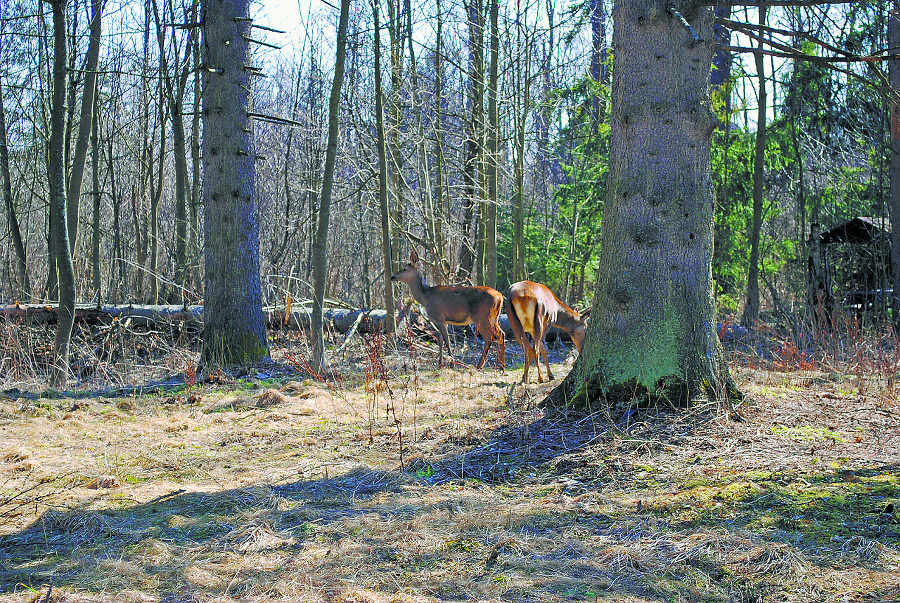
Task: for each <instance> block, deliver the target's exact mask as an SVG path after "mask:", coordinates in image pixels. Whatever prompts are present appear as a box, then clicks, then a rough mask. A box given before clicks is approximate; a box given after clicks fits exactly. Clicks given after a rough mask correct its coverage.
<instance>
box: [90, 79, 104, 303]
mask: <svg viewBox="0 0 900 603" xmlns="http://www.w3.org/2000/svg"><path fill="white" fill-rule="evenodd" d="M94 104H95V107H94V111H93V112H92V115H93V120H94V125H93V127H91V181H92V187H91V188H92V189H93V190H92V193H93V194H92V197H93V208H92V209H93V212H92V213H93V216H92V218H93V219H92V220H91V276H92V277H93V279H92V280H93V287H94V296H95V297H96V298H97V304H98V305H99V304H100V303H101V302H102V297H101V289H102V286H101V278H100V137H99V135H98V132H97V130H99V129H100V118H99V108H100V107H99V105H100V100H99V97H98V96H95V97H94Z"/></svg>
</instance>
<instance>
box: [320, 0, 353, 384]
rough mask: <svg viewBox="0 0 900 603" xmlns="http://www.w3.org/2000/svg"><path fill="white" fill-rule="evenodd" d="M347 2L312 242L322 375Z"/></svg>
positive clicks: (340, 29)
mask: <svg viewBox="0 0 900 603" xmlns="http://www.w3.org/2000/svg"><path fill="white" fill-rule="evenodd" d="M349 14H350V0H341V16H340V20H339V21H338V32H337V51H336V56H335V59H334V80H332V82H331V98H330V99H329V101H328V146H327V147H326V148H325V167H324V169H323V174H322V196H321V198H320V199H319V220H318V227H317V228H316V237H315V241H314V242H313V314H312V355H313V357H312V366H313V368H314V369H316V370H318V371H321V370H322V368H323V367H324V361H325V337H324V333H323V322H322V321H323V319H322V311H323V308H322V305H323V303H324V301H325V277H326V269H327V267H328V223H329V220H330V216H331V187H332V185H333V183H334V164H335V161H336V160H337V146H338V136H339V135H340V127H339V126H340V112H341V86H342V85H343V82H344V57H345V54H346V50H347V21H348V19H349Z"/></svg>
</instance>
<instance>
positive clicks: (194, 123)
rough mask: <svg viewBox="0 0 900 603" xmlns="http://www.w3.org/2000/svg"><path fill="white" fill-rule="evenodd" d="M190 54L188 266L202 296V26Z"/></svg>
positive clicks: (194, 10)
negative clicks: (191, 88)
mask: <svg viewBox="0 0 900 603" xmlns="http://www.w3.org/2000/svg"><path fill="white" fill-rule="evenodd" d="M198 9H199V2H197V1H196V0H195V1H194V2H193V3H192V9H191V10H192V12H191V15H192V17H191V21H193V22H194V23H197V22H198V21H197V19H198V18H197V14H198ZM190 44H191V55H192V61H193V73H194V100H193V112H194V114H193V115H192V116H191V203H190V205H191V212H190V213H191V227H190V230H189V231H188V265H189V267H190V273H189V279H190V284H191V286H192V288H193V289H194V290H195V291H198V292H199V293H200V295H203V292H202V291H201V290H200V283H201V281H200V193H201V188H200V184H201V180H202V178H201V175H200V168H201V166H202V165H203V162H202V160H201V158H200V101H201V95H202V92H203V81H202V80H203V78H201V77H200V28H199V27H194V28H192V29H191V41H190Z"/></svg>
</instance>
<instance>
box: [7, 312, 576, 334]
mask: <svg viewBox="0 0 900 603" xmlns="http://www.w3.org/2000/svg"><path fill="white" fill-rule="evenodd" d="M57 312H58V307H57V306H51V305H49V304H12V305H7V306H0V320H14V321H15V320H18V321H25V322H27V323H30V324H56V318H57ZM263 313H264V315H265V320H266V327H267V328H269V329H273V330H289V331H297V330H307V329H309V328H310V324H311V316H312V311H311V310H310V309H309V308H306V307H303V306H301V307H299V308H298V307H297V306H294V308H292V310H291V313H290V316H288V317H287V318H285V312H284V309H279V308H265V309H263ZM361 315H362V318H360V316H361ZM357 320H359V321H360V323H359V325H358V327H357V332H359V333H362V334H367V333H374V332H376V331H382V332H383V331H384V326H385V323H386V321H387V312H385V311H384V310H359V309H357V310H348V309H345V308H333V309H327V310H325V326H326V328H330V329H332V330H334V331H335V332H337V333H340V334H342V335H343V334H344V333H347V332H348V331H349V330H350V329H351V328H352V327H353V325H354V323H356V321H357ZM115 321H119V322H121V323H124V322H126V321H127V324H128V325H129V326H131V327H136V328H145V329H149V328H158V327H161V326H163V325H165V324H171V323H179V324H181V325H182V326H188V327H192V328H196V329H202V328H203V306H202V305H193V306H180V305H125V306H116V305H103V306H97V305H96V304H84V305H77V306H76V307H75V322H77V323H81V324H87V325H109V324H112V323H113V322H115ZM500 328H501V329H503V332H504V333H505V334H506V337H507V338H510V337H514V335H513V331H512V328H511V327H510V326H509V320H508V319H507V318H506V314H501V315H500ZM557 337H562V339H563V340H564V341H568V340H569V337H568V333H566V332H565V331H562V330H560V329H557V328H556V327H552V328H551V329H550V330H549V331H548V332H547V337H546V339H547V341H548V342H553V341H555V340H556V338H557Z"/></svg>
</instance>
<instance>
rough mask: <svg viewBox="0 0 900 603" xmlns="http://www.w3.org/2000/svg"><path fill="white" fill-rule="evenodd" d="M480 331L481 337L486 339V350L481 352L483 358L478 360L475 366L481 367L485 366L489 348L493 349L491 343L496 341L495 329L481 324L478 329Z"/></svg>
mask: <svg viewBox="0 0 900 603" xmlns="http://www.w3.org/2000/svg"><path fill="white" fill-rule="evenodd" d="M476 330H477V331H478V333H479V334H480V335H481V338H482V339H484V350H482V352H481V358H480V359H479V360H478V363H477V364H476V365H475V368H477V369H480V368H481V367H483V366H484V363H485V361H486V360H487V355H488V350H490V349H491V343H493V341H494V331H493V329H490V328H488V329H483V328H481V327H480V326H479V327H478V328H477V329H476Z"/></svg>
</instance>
